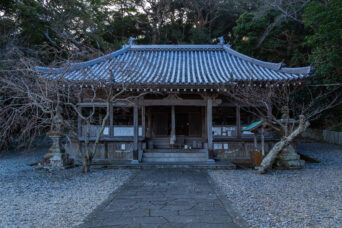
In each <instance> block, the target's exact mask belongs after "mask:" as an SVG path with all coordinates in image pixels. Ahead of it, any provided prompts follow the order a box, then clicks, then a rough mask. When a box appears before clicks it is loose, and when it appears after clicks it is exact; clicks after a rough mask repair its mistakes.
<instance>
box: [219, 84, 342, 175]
mask: <svg viewBox="0 0 342 228" xmlns="http://www.w3.org/2000/svg"><path fill="white" fill-rule="evenodd" d="M299 84H301V83H300V82H297V85H294V84H292V85H290V84H289V82H271V83H265V84H258V85H257V84H255V83H254V82H249V83H246V84H240V83H236V84H235V85H233V86H231V87H230V89H228V90H226V92H223V93H224V94H225V95H227V96H229V97H232V98H233V101H234V102H236V103H237V104H243V105H246V106H249V107H253V109H252V110H251V109H249V110H248V111H249V112H251V113H252V114H254V115H256V116H257V117H259V118H260V119H263V120H265V121H266V123H267V125H268V126H269V127H271V128H273V129H275V130H277V131H279V133H280V135H281V138H280V141H279V142H277V143H276V144H275V145H274V146H273V148H272V149H271V150H270V151H269V153H268V154H267V156H266V157H265V158H264V159H263V161H262V163H261V166H260V167H259V169H258V171H259V173H266V172H267V170H268V169H270V168H271V167H272V165H273V163H274V161H275V159H276V158H277V155H278V154H279V153H280V152H281V151H282V150H283V149H284V148H286V147H287V146H288V145H289V144H291V143H292V142H293V141H294V140H295V139H296V138H297V137H298V136H299V135H301V134H302V133H303V132H304V131H305V130H306V129H307V128H308V127H309V126H310V121H312V120H314V119H316V118H318V117H319V116H320V115H321V114H322V112H324V111H325V110H327V109H330V108H333V107H335V106H336V105H338V104H341V103H342V91H341V86H340V85H339V86H332V87H329V88H328V89H322V90H321V91H317V90H316V91H313V89H312V87H310V86H307V85H301V86H299Z"/></svg>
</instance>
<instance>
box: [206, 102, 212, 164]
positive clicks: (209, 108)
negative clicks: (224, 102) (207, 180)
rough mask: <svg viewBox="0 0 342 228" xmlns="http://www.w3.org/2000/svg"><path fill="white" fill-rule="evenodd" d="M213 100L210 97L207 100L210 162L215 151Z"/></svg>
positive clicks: (208, 156)
mask: <svg viewBox="0 0 342 228" xmlns="http://www.w3.org/2000/svg"><path fill="white" fill-rule="evenodd" d="M212 115H213V100H212V99H211V98H210V97H209V98H208V100H207V136H208V155H207V158H208V161H209V159H210V157H211V154H212V150H213V128H212V125H213V116H212Z"/></svg>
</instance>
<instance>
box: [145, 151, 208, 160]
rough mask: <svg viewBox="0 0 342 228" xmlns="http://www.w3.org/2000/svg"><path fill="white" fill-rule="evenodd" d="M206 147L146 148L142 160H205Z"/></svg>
mask: <svg viewBox="0 0 342 228" xmlns="http://www.w3.org/2000/svg"><path fill="white" fill-rule="evenodd" d="M207 160H208V159H207V149H192V150H184V149H148V150H146V151H145V152H144V153H143V156H142V162H161V163H163V162H165V163H169V162H207Z"/></svg>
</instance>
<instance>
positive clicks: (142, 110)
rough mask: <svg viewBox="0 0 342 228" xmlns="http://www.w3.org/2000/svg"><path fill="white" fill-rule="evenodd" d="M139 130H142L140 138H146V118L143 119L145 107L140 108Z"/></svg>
mask: <svg viewBox="0 0 342 228" xmlns="http://www.w3.org/2000/svg"><path fill="white" fill-rule="evenodd" d="M141 128H142V138H143V139H145V137H146V118H145V106H142V107H141Z"/></svg>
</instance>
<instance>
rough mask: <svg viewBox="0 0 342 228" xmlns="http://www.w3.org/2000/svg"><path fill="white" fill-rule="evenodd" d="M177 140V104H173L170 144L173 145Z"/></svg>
mask: <svg viewBox="0 0 342 228" xmlns="http://www.w3.org/2000/svg"><path fill="white" fill-rule="evenodd" d="M175 142H176V116H175V106H174V105H172V106H171V135H170V144H171V145H173V144H175Z"/></svg>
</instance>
